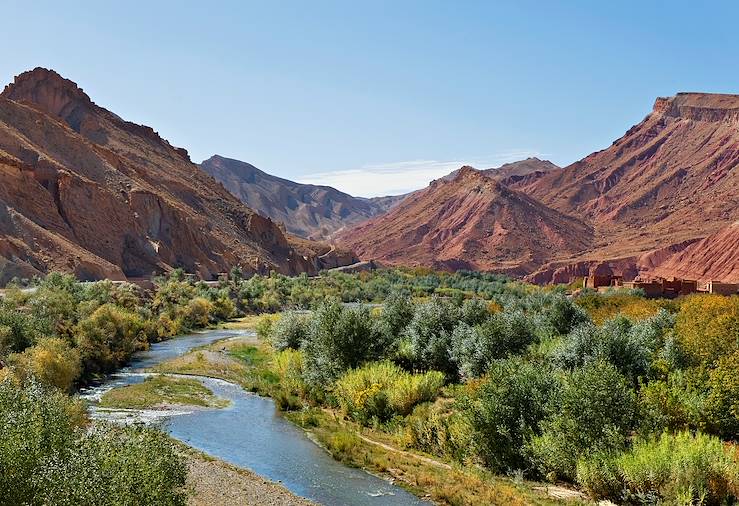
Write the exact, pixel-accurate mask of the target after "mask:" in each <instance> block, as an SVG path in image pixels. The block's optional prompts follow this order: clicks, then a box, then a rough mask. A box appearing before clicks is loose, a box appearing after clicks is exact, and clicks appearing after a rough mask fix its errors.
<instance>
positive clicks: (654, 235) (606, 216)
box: [340, 93, 739, 283]
mask: <svg viewBox="0 0 739 506" xmlns="http://www.w3.org/2000/svg"><path fill="white" fill-rule="evenodd" d="M737 125H739V95H716V94H705V93H679V94H677V95H676V96H674V97H670V98H659V99H657V101H656V102H655V105H654V108H653V111H652V112H651V113H650V114H649V115H648V116H647V117H646V118H645V119H644V120H643V121H642V122H641V123H639V124H637V125H636V126H634V127H632V128H631V129H629V130H628V131H627V132H626V134H625V135H624V136H623V137H622V138H620V139H618V140H617V141H615V142H614V143H613V145H611V146H610V147H608V148H607V149H605V150H602V151H599V152H596V153H593V154H591V155H589V156H587V157H586V158H584V159H583V160H581V161H579V162H576V163H574V164H572V165H570V166H568V167H565V168H562V169H560V168H557V167H556V166H554V165H553V164H550V165H547V166H542V164H546V163H547V162H543V161H541V160H536V159H533V160H527V161H524V162H529V163H528V166H526V165H519V167H520V169H521V170H518V168H517V167H515V165H516V164H514V166H513V167H508V168H507V171H508V172H509V173H508V174H507V175H506V174H504V173H503V172H501V171H502V169H504V168H505V167H504V168H501V169H499V170H498V171H495V170H488V171H485V175H486V176H488V177H489V178H492V179H494V180H496V181H497V182H498V186H497V190H495V191H491V193H490V194H491V195H492V194H495V195H496V197H495V198H494V199H493V200H494V201H496V202H498V205H499V209H500V210H506V212H508V213H512V215H513V216H516V217H517V218H516V219H513V220H511V221H510V223H509V225H511V226H516V227H519V226H520V230H519V233H515V232H513V230H514V228H510V229H509V230H510V233H508V234H507V235H505V236H501V235H499V234H498V233H497V230H498V229H496V226H498V224H499V222H498V221H495V222H488V221H486V220H485V219H480V215H478V214H477V213H482V216H485V215H487V214H489V211H488V207H487V206H482V207H481V208H479V209H478V208H475V207H474V206H473V207H465V205H464V204H463V203H464V202H467V201H468V199H469V198H470V197H469V196H467V195H465V191H464V190H460V191H459V192H458V193H454V192H451V193H450V194H449V198H448V199H447V200H444V199H442V201H443V204H442V203H441V202H440V201H438V200H437V198H438V197H437V196H436V193H437V191H438V188H436V189H434V188H435V187H434V185H432V187H430V188H429V189H427V190H425V191H424V192H418V193H417V194H414V196H415V197H416V198H414V199H411V198H410V197H409V198H408V199H407V200H406V201H405V202H403V203H402V204H401V205H399V206H398V207H397V208H395V209H394V210H392V211H391V212H390V213H388V215H387V216H386V217H381V218H378V219H374V220H371V221H370V222H368V223H367V224H364V225H361V226H359V227H355V228H354V229H352V230H350V231H347V232H346V233H344V234H342V235H341V236H340V237H341V238H343V240H344V241H345V243H346V244H349V245H352V246H354V247H356V248H357V252H358V253H359V255H360V257H362V259H364V260H368V259H371V258H377V259H380V260H387V261H391V262H393V263H396V264H407V265H416V264H419V263H422V262H423V261H432V260H433V261H436V262H437V264H441V265H446V266H449V267H453V266H455V265H461V266H473V267H477V268H489V269H493V270H504V271H508V272H524V273H526V274H528V279H529V280H532V281H536V282H541V283H544V282H552V281H554V282H567V281H569V279H571V278H572V277H574V276H582V275H587V274H588V272H590V270H591V269H594V268H598V266H600V265H601V264H603V263H604V262H605V263H606V264H608V265H610V266H611V268H612V269H614V272H616V273H619V274H624V275H625V276H626V277H627V278H628V277H633V276H635V275H636V274H637V273H639V272H643V273H652V274H659V275H664V276H672V275H677V276H686V277H695V278H698V279H707V278H711V277H713V278H714V279H724V280H726V279H730V278H732V276H735V275H736V269H737V268H739V267H738V265H737V255H739V240H737V238H736V232H735V225H732V224H733V223H734V222H735V221H736V220H739V167H738V166H739V127H738V126H737ZM519 163H523V162H519ZM537 166H538V167H541V169H542V170H539V169H538V168H537ZM457 175H458V174H457V173H453V174H451V175H450V176H448V177H447V178H444V179H446V180H456V179H455V176H457ZM501 191H504V192H510V193H509V194H510V195H526V196H527V197H528V198H529V201H530V202H531V203H532V205H531V206H530V207H529V208H528V209H529V210H530V214H528V216H529V220H528V221H527V219H526V216H527V213H526V211H525V208H522V207H520V206H518V207H516V206H514V205H513V202H509V201H508V200H507V199H501V198H500V197H499V195H500V193H501ZM455 199H456V200H455ZM422 200H425V201H426V202H421V201H422ZM435 206H441V207H443V211H444V212H447V210H451V209H457V208H460V207H464V208H465V210H467V211H470V212H469V213H468V214H463V215H460V216H456V215H455V216H454V217H452V216H447V215H439V214H437V212H436V211H437V209H436V207H435ZM511 206H512V207H511ZM509 207H510V209H509ZM499 215H500V211H499ZM461 216H463V218H462V217H461ZM544 216H547V217H550V218H551V219H554V220H556V223H558V225H559V227H558V228H557V229H556V230H557V233H556V234H551V233H549V232H547V233H544V234H537V232H536V230H534V228H535V227H533V226H532V224H533V223H538V222H539V220H541V219H542V217H544ZM442 217H443V218H444V219H447V218H448V219H449V220H451V222H454V220H455V219H457V220H462V219H463V220H464V222H465V223H466V226H463V225H462V223H461V222H459V223H457V226H456V228H454V229H453V235H454V237H455V239H454V241H455V244H459V243H464V244H466V242H467V241H468V239H469V238H470V237H476V238H477V237H483V236H486V235H487V236H489V237H496V239H495V241H494V244H495V248H488V249H487V250H486V249H485V248H483V247H481V246H480V244H479V243H477V242H474V241H473V242H472V243H471V244H474V245H475V247H472V248H464V250H465V251H464V252H461V251H460V250H459V249H456V250H451V249H448V245H449V244H450V239H449V237H448V236H447V235H445V234H444V233H443V231H444V230H447V229H448V228H449V227H448V226H447V225H446V224H444V223H442V222H441V221H440V218H442ZM519 222H520V223H521V224H520V225H518V223H519ZM514 224H515V225H514ZM573 224H574V225H573ZM583 227H585V228H583ZM585 229H587V230H588V232H587V233H584V232H583V231H584V230H585ZM703 239H704V240H703ZM542 241H543V242H542ZM570 241H573V242H570ZM563 244H565V246H563ZM419 250H423V251H424V253H423V254H421V253H419ZM404 251H406V252H404ZM452 251H453V252H452ZM450 258H454V259H455V261H452V262H449V261H447V260H449V259H450ZM537 263H538V265H537Z"/></svg>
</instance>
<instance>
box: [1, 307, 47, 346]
mask: <svg viewBox="0 0 739 506" xmlns="http://www.w3.org/2000/svg"><path fill="white" fill-rule="evenodd" d="M45 330H46V324H45V322H43V321H42V320H40V319H39V318H38V317H37V316H36V315H34V314H26V313H22V312H21V311H18V310H17V309H15V308H13V307H10V306H6V305H3V304H2V301H0V355H4V354H6V353H12V352H16V353H18V352H21V351H23V350H25V349H26V348H28V347H29V346H33V344H34V343H35V342H36V340H37V339H38V338H39V337H41V335H43V332H44V331H45Z"/></svg>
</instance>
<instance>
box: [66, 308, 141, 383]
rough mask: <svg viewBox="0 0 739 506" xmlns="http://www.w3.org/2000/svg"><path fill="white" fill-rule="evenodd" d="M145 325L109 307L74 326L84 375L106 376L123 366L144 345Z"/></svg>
mask: <svg viewBox="0 0 739 506" xmlns="http://www.w3.org/2000/svg"><path fill="white" fill-rule="evenodd" d="M145 328H146V326H145V322H144V321H143V319H142V318H141V317H140V316H138V315H137V314H135V313H131V312H129V311H126V310H124V309H121V308H118V307H116V306H113V305H111V304H105V305H103V306H100V307H99V308H98V309H97V310H96V311H95V312H94V313H93V314H92V315H91V316H90V317H89V318H86V319H84V320H82V321H81V322H80V323H79V325H78V326H77V332H76V336H75V338H76V344H77V348H78V349H79V350H80V355H81V357H82V364H83V370H84V372H85V374H87V375H90V374H96V373H105V372H110V371H112V370H114V369H115V368H116V367H119V366H121V365H122V364H124V363H125V362H126V361H127V360H128V359H129V358H130V356H131V354H132V353H133V352H134V351H136V350H138V349H141V348H143V347H145V346H146V343H147V339H146V333H145Z"/></svg>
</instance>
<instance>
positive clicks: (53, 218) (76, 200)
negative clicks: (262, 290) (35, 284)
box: [0, 68, 318, 281]
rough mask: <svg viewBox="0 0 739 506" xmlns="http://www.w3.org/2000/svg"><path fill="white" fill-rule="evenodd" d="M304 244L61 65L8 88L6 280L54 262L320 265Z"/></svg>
mask: <svg viewBox="0 0 739 506" xmlns="http://www.w3.org/2000/svg"><path fill="white" fill-rule="evenodd" d="M299 249H300V251H299V250H298V249H296V245H295V244H294V243H292V242H291V239H290V238H289V237H288V236H286V235H285V234H284V233H283V232H282V230H280V228H279V227H278V226H277V224H275V223H274V222H272V220H270V219H268V218H265V217H262V216H260V215H259V214H257V213H256V212H254V211H253V210H252V209H250V208H248V207H246V206H245V205H243V204H242V203H241V202H239V201H238V200H237V199H236V198H234V197H233V196H232V195H231V194H229V193H228V192H227V191H225V190H224V189H223V188H222V187H221V186H220V185H219V184H217V183H216V182H215V181H214V180H213V179H212V178H211V177H210V176H208V175H207V174H205V173H203V171H201V170H200V169H199V168H198V166H197V165H195V164H193V163H192V162H190V159H189V157H188V155H187V152H186V151H185V150H183V149H178V148H175V147H173V146H171V145H170V144H169V143H168V142H167V141H166V140H164V139H162V138H161V137H160V136H159V135H158V134H157V133H156V132H155V131H154V130H153V129H151V128H149V127H146V126H141V125H136V124H134V123H130V122H128V121H125V120H123V119H121V118H120V117H118V116H117V115H115V114H113V113H111V112H110V111H107V110H106V109H103V108H102V107H99V106H97V105H96V104H95V103H93V102H92V100H91V99H90V98H89V97H88V96H87V95H86V94H85V93H84V91H83V90H82V89H80V88H79V87H78V86H77V85H76V84H75V83H73V82H72V81H69V80H67V79H64V78H62V77H61V76H59V75H58V74H57V73H55V72H53V71H51V70H47V69H41V68H38V69H35V70H33V71H30V72H26V73H24V74H21V75H19V76H18V77H16V79H15V82H14V83H13V84H10V85H8V86H7V87H6V88H5V90H4V91H3V93H2V94H0V281H7V278H8V277H10V276H12V275H22V276H28V275H30V274H37V273H44V272H48V271H49V270H52V269H54V270H63V271H70V272H75V273H76V274H78V275H79V276H80V277H81V278H83V279H98V278H103V277H108V278H113V279H123V278H124V277H138V276H148V275H150V274H152V273H160V272H163V271H167V270H169V269H171V268H174V267H182V268H184V269H186V270H187V271H189V272H194V273H197V274H199V275H200V276H202V277H203V278H206V279H211V278H213V277H214V276H216V275H217V274H218V273H219V272H223V271H226V270H228V269H229V268H230V267H232V266H234V265H241V266H242V268H243V269H244V270H245V271H247V272H266V271H269V270H272V269H274V270H276V271H279V272H284V273H290V274H293V273H298V272H306V271H307V272H315V270H316V267H317V264H318V261H317V259H316V258H315V257H311V256H310V255H307V254H304V252H305V248H302V247H301V248H299Z"/></svg>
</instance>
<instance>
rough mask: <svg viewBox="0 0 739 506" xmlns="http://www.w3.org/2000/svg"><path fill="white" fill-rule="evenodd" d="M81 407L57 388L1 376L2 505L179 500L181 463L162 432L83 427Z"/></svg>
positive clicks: (182, 478)
mask: <svg viewBox="0 0 739 506" xmlns="http://www.w3.org/2000/svg"><path fill="white" fill-rule="evenodd" d="M83 413H84V408H83V407H82V406H80V405H79V404H77V403H75V402H74V401H72V400H71V399H70V398H69V397H67V396H66V395H64V394H62V393H61V392H59V391H48V390H45V389H43V388H41V387H40V386H38V385H35V384H31V385H29V386H28V387H26V388H18V387H17V386H15V385H14V384H13V383H12V382H10V381H7V380H6V381H3V382H2V383H0V469H2V473H0V497H2V502H3V503H4V504H53V505H55V506H56V505H60V506H72V505H77V504H85V505H90V506H98V505H99V506H103V505H108V504H156V505H184V504H185V495H184V493H183V491H182V487H183V485H184V481H185V476H186V468H185V466H184V463H183V462H182V461H181V459H180V457H179V455H178V454H177V452H176V451H175V449H174V448H173V446H172V443H171V442H170V441H169V439H168V438H167V437H166V436H165V435H164V434H162V433H159V432H155V431H151V430H149V429H142V428H135V427H127V428H121V427H109V426H107V425H99V426H97V425H96V428H95V429H94V430H92V431H88V430H86V429H85V428H84V427H83V425H82V424H83V422H84V418H83Z"/></svg>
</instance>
